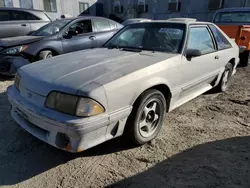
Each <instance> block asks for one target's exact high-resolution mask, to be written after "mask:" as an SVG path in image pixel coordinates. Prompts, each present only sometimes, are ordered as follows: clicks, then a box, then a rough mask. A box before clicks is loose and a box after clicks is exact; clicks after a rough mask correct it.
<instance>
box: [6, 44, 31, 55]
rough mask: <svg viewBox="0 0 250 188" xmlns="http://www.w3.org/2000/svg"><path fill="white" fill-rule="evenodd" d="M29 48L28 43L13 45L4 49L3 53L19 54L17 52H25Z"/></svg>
mask: <svg viewBox="0 0 250 188" xmlns="http://www.w3.org/2000/svg"><path fill="white" fill-rule="evenodd" d="M27 48H28V46H27V45H25V46H16V47H12V48H7V49H5V50H3V51H2V52H1V54H4V55H17V54H19V53H21V52H23V51H24V50H25V49H27Z"/></svg>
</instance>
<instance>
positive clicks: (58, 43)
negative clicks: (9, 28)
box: [0, 17, 123, 76]
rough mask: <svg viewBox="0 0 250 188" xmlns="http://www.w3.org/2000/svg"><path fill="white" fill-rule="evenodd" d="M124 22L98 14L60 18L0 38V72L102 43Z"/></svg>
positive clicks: (8, 73) (10, 70) (12, 72)
mask: <svg viewBox="0 0 250 188" xmlns="http://www.w3.org/2000/svg"><path fill="white" fill-rule="evenodd" d="M122 27H123V26H122V25H120V24H119V23H117V22H114V21H112V20H109V19H106V18H100V17H78V18H68V19H60V20H56V21H54V22H51V23H50V24H47V25H45V26H43V27H42V28H40V29H39V30H37V31H35V32H34V33H32V35H31V36H22V37H13V38H5V39H2V40H0V73H1V74H5V75H10V76H11V75H14V74H15V73H16V70H17V69H18V68H20V67H21V66H24V65H27V64H29V63H32V62H35V61H38V60H43V59H47V58H51V57H53V56H57V55H60V54H64V53H69V52H73V51H78V50H83V49H89V48H96V47H100V46H102V45H103V44H104V43H105V42H106V41H107V40H108V39H109V38H110V37H112V36H113V34H115V33H116V32H117V31H118V30H119V29H120V28H122Z"/></svg>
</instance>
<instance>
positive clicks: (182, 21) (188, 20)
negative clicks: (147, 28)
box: [134, 18, 213, 25]
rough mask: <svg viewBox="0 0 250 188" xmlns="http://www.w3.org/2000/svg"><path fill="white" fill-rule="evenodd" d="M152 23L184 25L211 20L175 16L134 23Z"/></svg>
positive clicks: (204, 23)
mask: <svg viewBox="0 0 250 188" xmlns="http://www.w3.org/2000/svg"><path fill="white" fill-rule="evenodd" d="M152 23H176V24H177V23H178V24H185V25H208V24H213V23H211V22H202V21H197V20H196V19H194V18H175V19H167V20H152V21H151V22H140V23H134V24H152Z"/></svg>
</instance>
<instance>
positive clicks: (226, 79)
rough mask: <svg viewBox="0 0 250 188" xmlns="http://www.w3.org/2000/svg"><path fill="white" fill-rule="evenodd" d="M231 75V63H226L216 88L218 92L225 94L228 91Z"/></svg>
mask: <svg viewBox="0 0 250 188" xmlns="http://www.w3.org/2000/svg"><path fill="white" fill-rule="evenodd" d="M232 73H233V65H232V64H231V63H228V64H227V66H226V68H225V71H224V73H223V75H222V77H221V81H220V83H219V85H218V86H217V88H216V89H217V91H218V92H225V91H226V90H227V89H228V87H229V85H230V82H231V78H232Z"/></svg>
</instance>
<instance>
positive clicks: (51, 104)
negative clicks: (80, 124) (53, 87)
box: [45, 91, 105, 117]
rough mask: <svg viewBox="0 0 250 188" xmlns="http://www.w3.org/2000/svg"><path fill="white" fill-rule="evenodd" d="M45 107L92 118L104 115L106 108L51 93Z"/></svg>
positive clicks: (71, 96)
mask: <svg viewBox="0 0 250 188" xmlns="http://www.w3.org/2000/svg"><path fill="white" fill-rule="evenodd" d="M45 106H46V107H48V108H51V109H54V110H57V111H59V112H62V113H65V114H69V115H72V116H79V117H90V116H95V115H98V114H102V113H104V111H105V110H104V108H103V106H102V105H100V104H99V103H98V102H96V101H94V100H92V99H90V98H84V97H79V96H75V95H70V94H64V93H60V92H55V91H53V92H51V93H50V94H49V96H48V97H47V100H46V102H45Z"/></svg>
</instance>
